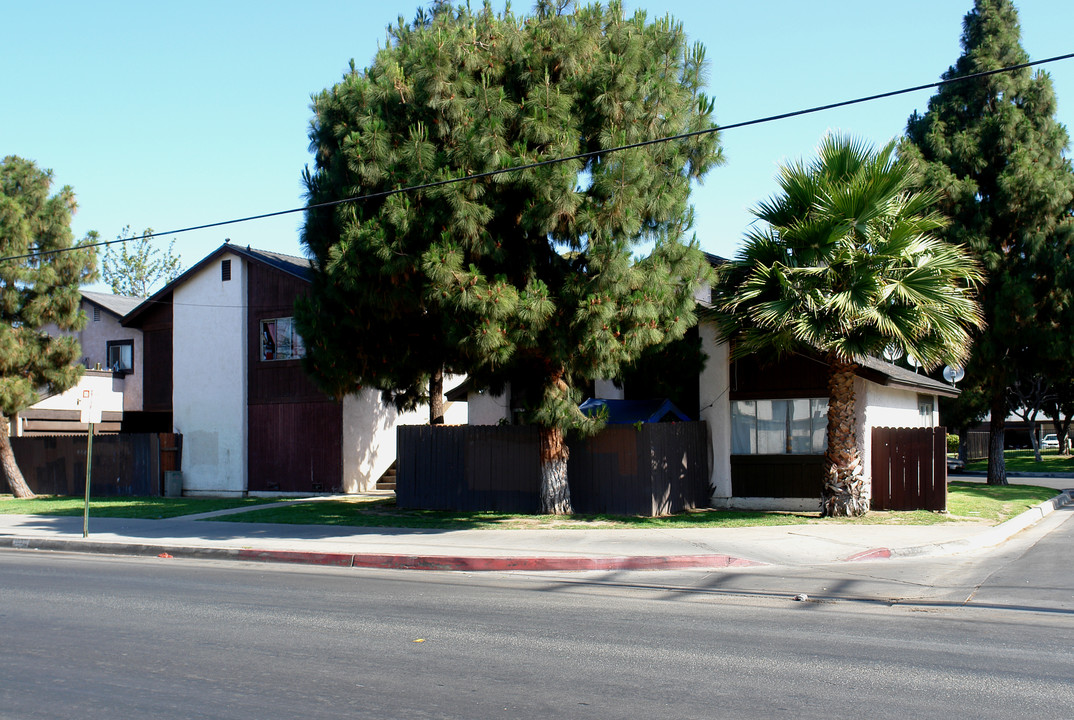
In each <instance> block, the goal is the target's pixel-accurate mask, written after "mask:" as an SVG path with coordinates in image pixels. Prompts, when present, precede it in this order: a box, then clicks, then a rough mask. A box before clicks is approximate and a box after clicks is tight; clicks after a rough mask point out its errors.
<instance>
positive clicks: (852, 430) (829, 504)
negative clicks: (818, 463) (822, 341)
mask: <svg viewBox="0 0 1074 720" xmlns="http://www.w3.org/2000/svg"><path fill="white" fill-rule="evenodd" d="M856 367H857V366H856V365H855V364H854V363H847V362H843V361H842V360H839V359H837V358H836V357H835V356H833V355H829V356H828V368H829V370H828V393H829V399H828V450H827V452H825V453H824V491H823V495H822V496H821V515H823V516H825V517H857V516H859V515H864V514H865V513H866V511H867V510H868V509H869V499H868V498H867V497H866V496H865V475H864V474H863V473H862V471H861V458H860V456H859V455H858V433H857V430H856V427H855V412H854V370H855V368H856Z"/></svg>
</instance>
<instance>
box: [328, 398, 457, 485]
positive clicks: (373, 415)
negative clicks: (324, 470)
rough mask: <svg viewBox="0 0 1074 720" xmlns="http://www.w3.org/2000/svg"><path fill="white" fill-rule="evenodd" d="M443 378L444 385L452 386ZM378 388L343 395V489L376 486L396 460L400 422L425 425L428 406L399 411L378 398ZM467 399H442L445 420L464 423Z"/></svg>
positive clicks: (427, 419)
mask: <svg viewBox="0 0 1074 720" xmlns="http://www.w3.org/2000/svg"><path fill="white" fill-rule="evenodd" d="M457 384H458V382H454V383H452V382H451V381H449V380H445V383H444V385H445V387H448V388H450V387H453V386H454V385H457ZM380 397H381V396H380V391H379V390H363V391H362V392H360V393H358V394H357V395H348V396H347V397H345V398H344V399H343V492H345V493H355V492H363V491H366V490H373V489H375V488H376V485H377V480H379V479H380V477H381V476H382V475H383V474H384V472H385V471H386V470H387V469H388V468H389V467H390V466H391V464H392V463H393V462H395V460H396V457H397V449H396V448H397V443H396V434H395V429H396V427H397V426H399V425H425V424H428V422H429V409H428V407H427V406H424V405H423V406H421V407H419V408H418V409H417V410H414V411H411V412H404V413H400V412H398V411H397V410H396V409H395V407H393V406H392V405H390V404H385V403H383V402H382V401H381V399H380ZM466 419H467V407H466V403H457V402H456V403H453V402H445V403H444V422H445V424H447V425H465V424H466Z"/></svg>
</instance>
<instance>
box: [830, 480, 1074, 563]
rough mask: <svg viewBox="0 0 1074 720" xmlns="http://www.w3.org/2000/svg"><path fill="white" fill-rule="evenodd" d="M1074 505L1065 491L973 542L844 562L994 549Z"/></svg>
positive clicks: (886, 551) (878, 552)
mask: <svg viewBox="0 0 1074 720" xmlns="http://www.w3.org/2000/svg"><path fill="white" fill-rule="evenodd" d="M1071 502H1074V490H1065V491H1064V492H1062V493H1060V494H1059V495H1056V496H1055V497H1054V498H1052V499H1051V500H1045V501H1044V502H1042V503H1040V504H1038V505H1034V506H1033V507H1031V508H1029V509H1028V510H1026V511H1025V512H1023V513H1021V514H1020V515H1016V516H1015V517H1013V518H1011V519H1010V520H1008V521H1007V522H1004V523H1000V524H999V525H996V526H995V527H991V528H988V529H987V530H985V531H984V532H982V533H980V534H978V535H975V536H974V537H971V538H964V539H962V540H952V541H951V542H945V543H936V544H933V545H915V546H913V547H906V548H873V549H872V550H863V551H862V552H859V553H855V554H853V555H851V556H850V557H847V558H843V562H860V561H863V560H887V559H890V558H904V557H924V556H927V555H953V554H955V553H960V552H966V551H967V550H980V549H982V548H987V547H993V546H995V545H999V544H1000V543H1002V542H1005V541H1007V540H1009V539H1011V538H1012V537H1014V536H1015V535H1017V534H1018V533H1020V532H1021V531H1023V530H1025V529H1026V528H1027V527H1029V526H1030V525H1034V524H1036V523H1038V522H1040V521H1041V520H1043V519H1044V518H1045V517H1047V516H1048V515H1051V514H1052V513H1053V512H1055V511H1056V510H1058V509H1059V508H1061V507H1063V506H1064V505H1068V504H1070V503H1071Z"/></svg>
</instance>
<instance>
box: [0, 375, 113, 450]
mask: <svg viewBox="0 0 1074 720" xmlns="http://www.w3.org/2000/svg"><path fill="white" fill-rule="evenodd" d="M86 390H89V391H90V392H92V393H93V408H94V409H95V410H100V411H101V412H122V411H123V380H121V379H119V378H113V377H112V373H110V372H108V371H103V370H102V371H96V370H87V371H85V372H84V373H83V374H82V379H81V380H79V381H78V384H77V385H75V386H74V387H73V388H71V389H69V390H67V391H66V392H63V393H59V394H57V395H52V396H50V397H47V398H44V399H43V400H41V401H40V402H38V403H36V404H34V405H31V406H30V407H29V408H27V409H28V410H70V411H80V410H81V409H82V406H81V402H82V399H83V394H82V393H83V391H86ZM22 422H23V419H22V413H19V415H18V416H16V421H15V422H14V423H13V424H12V428H11V432H12V434H14V435H15V436H21V435H22V433H23V430H22Z"/></svg>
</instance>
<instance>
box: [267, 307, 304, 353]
mask: <svg viewBox="0 0 1074 720" xmlns="http://www.w3.org/2000/svg"><path fill="white" fill-rule="evenodd" d="M305 356H306V346H305V345H304V344H303V342H302V336H300V335H299V334H298V332H297V331H296V330H295V322H294V318H289V317H286V318H272V319H271V320H262V321H261V359H262V360H294V359H296V358H301V357H305Z"/></svg>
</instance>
